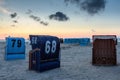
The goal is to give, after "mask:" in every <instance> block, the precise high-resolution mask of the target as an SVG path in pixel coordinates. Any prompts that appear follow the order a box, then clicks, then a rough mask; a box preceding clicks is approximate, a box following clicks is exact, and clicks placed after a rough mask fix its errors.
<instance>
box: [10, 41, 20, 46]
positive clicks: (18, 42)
mask: <svg viewBox="0 0 120 80" xmlns="http://www.w3.org/2000/svg"><path fill="white" fill-rule="evenodd" d="M11 41H12V47H14V46H15V43H17V47H21V40H16V39H12V40H11Z"/></svg>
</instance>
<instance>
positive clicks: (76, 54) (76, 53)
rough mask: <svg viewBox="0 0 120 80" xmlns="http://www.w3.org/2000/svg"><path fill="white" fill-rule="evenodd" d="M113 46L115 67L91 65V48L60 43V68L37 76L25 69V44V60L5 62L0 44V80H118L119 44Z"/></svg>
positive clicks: (119, 75)
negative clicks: (115, 59) (115, 52)
mask: <svg viewBox="0 0 120 80" xmlns="http://www.w3.org/2000/svg"><path fill="white" fill-rule="evenodd" d="M116 47H117V66H93V65H92V64H91V62H92V45H89V46H80V45H79V44H61V67H60V68H56V69H53V70H49V71H45V72H42V73H39V72H36V71H29V70H28V64H29V63H28V52H29V50H31V46H30V45H29V44H28V43H27V44H26V59H25V60H11V61H5V60H4V54H5V43H4V42H0V80H120V44H118V45H117V46H116Z"/></svg>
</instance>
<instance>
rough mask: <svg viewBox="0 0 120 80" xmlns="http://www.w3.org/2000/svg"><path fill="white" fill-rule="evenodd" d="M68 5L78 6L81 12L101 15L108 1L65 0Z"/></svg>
mask: <svg viewBox="0 0 120 80" xmlns="http://www.w3.org/2000/svg"><path fill="white" fill-rule="evenodd" d="M64 2H65V3H66V4H69V3H70V4H76V5H77V7H79V8H80V9H81V10H83V11H86V12H87V13H89V14H90V15H94V14H96V13H99V12H100V11H102V10H104V9H105V5H106V0H64Z"/></svg>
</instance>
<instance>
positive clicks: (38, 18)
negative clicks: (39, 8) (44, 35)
mask: <svg viewBox="0 0 120 80" xmlns="http://www.w3.org/2000/svg"><path fill="white" fill-rule="evenodd" d="M30 18H32V19H34V20H35V21H40V17H37V16H35V15H30Z"/></svg>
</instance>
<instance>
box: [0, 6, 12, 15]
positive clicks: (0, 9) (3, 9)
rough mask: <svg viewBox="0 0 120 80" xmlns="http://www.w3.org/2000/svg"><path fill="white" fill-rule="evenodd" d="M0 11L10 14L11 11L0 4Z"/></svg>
mask: <svg viewBox="0 0 120 80" xmlns="http://www.w3.org/2000/svg"><path fill="white" fill-rule="evenodd" d="M0 12H2V13H4V14H10V13H11V12H10V11H9V10H8V9H6V8H4V7H2V6H0Z"/></svg>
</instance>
